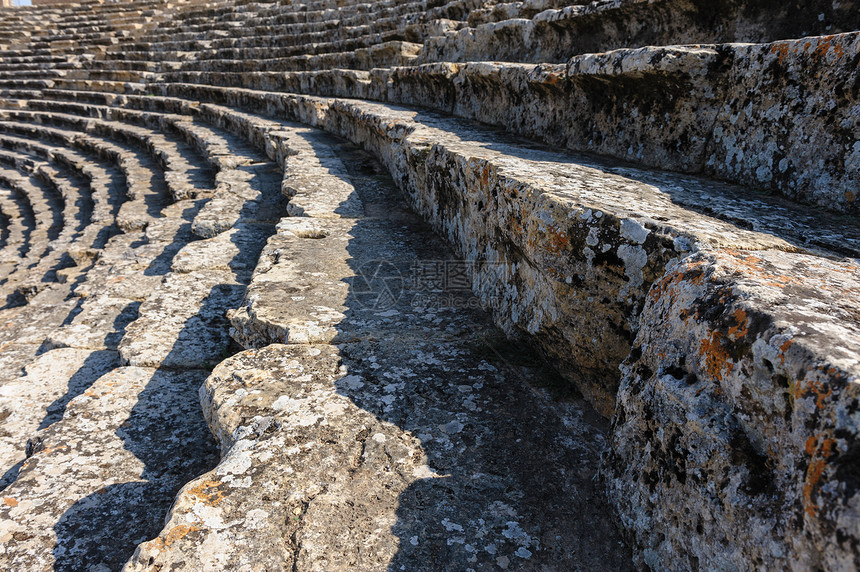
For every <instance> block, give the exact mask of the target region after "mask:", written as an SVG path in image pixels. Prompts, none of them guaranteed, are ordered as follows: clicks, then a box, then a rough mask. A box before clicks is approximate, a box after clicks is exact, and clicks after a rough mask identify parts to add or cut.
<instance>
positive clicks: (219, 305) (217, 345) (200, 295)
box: [119, 271, 244, 368]
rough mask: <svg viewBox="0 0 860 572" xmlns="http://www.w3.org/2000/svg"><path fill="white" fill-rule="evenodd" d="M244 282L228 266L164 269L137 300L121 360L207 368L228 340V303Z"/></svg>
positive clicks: (232, 304)
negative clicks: (183, 271)
mask: <svg viewBox="0 0 860 572" xmlns="http://www.w3.org/2000/svg"><path fill="white" fill-rule="evenodd" d="M243 293H244V287H243V286H242V285H240V284H238V283H237V282H236V281H235V278H234V277H233V273H232V272H230V271H209V272H205V273H204V272H190V273H188V274H169V275H168V276H167V277H166V278H165V279H164V282H163V283H162V284H161V286H160V287H159V288H158V289H157V290H156V291H155V292H153V293H152V294H150V295H149V296H148V297H147V299H146V300H145V301H144V302H143V303H142V304H141V305H140V308H139V310H138V313H139V317H138V319H137V320H135V321H134V322H132V323H131V324H130V325H129V326H128V327H126V329H125V335H124V336H123V338H122V341H121V342H120V344H119V352H120V355H121V356H122V359H123V363H125V364H128V365H135V366H149V367H167V368H176V367H182V368H189V367H199V368H205V367H211V366H213V365H214V364H217V363H218V362H219V361H221V359H222V358H223V357H224V352H225V351H226V350H227V346H228V345H229V336H228V334H227V318H226V317H225V313H226V312H227V310H228V309H229V308H234V307H236V306H238V305H239V304H240V302H241V300H242V295H243Z"/></svg>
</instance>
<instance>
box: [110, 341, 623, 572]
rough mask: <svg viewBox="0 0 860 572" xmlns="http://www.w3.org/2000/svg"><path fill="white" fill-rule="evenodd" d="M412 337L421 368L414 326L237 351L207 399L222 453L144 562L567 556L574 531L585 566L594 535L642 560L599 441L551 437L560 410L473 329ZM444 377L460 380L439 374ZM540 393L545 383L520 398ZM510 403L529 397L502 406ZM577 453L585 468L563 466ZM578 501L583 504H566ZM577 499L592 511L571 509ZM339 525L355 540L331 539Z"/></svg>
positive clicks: (152, 565) (577, 423) (352, 563)
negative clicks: (609, 490) (475, 350)
mask: <svg viewBox="0 0 860 572" xmlns="http://www.w3.org/2000/svg"><path fill="white" fill-rule="evenodd" d="M408 347H409V349H408V350H406V351H407V352H413V353H415V354H417V355H419V356H420V358H419V360H418V361H417V362H413V364H414V365H413V366H411V367H407V368H406V369H405V370H404V369H403V368H401V367H400V366H401V365H402V364H403V360H402V356H403V352H404V350H405V348H404V347H403V346H400V345H399V343H398V342H397V341H396V340H391V341H389V342H388V343H386V342H378V343H375V344H372V345H370V346H369V347H360V348H359V347H357V346H350V345H347V346H344V347H338V346H331V345H323V346H317V345H293V346H283V345H277V344H276V345H270V346H268V347H266V348H264V349H261V350H249V351H247V352H243V353H241V354H239V355H237V356H235V357H233V358H230V360H227V361H226V362H224V363H222V364H221V365H219V366H218V368H216V369H215V371H214V372H213V374H212V376H210V377H209V379H208V380H207V382H206V386H205V390H204V393H203V401H204V404H205V411H206V415H207V421H208V422H209V423H210V426H211V427H212V430H213V433H214V434H215V435H217V436H218V438H219V442H220V443H221V446H222V455H223V456H222V462H221V464H220V465H219V466H218V467H217V468H216V469H215V470H214V471H213V472H211V473H208V474H206V475H203V476H202V477H201V478H200V479H198V480H195V481H192V482H191V483H189V484H188V485H186V486H185V488H184V489H183V491H182V492H181V493H180V495H179V497H178V498H177V501H176V503H175V504H174V507H173V509H172V511H171V514H170V516H169V520H168V522H167V525H166V527H165V529H164V530H163V532H162V533H161V535H160V536H159V537H158V538H156V539H155V540H154V541H151V542H148V543H145V544H143V545H142V546H141V547H140V549H139V550H138V551H137V552H136V553H135V556H134V557H133V559H132V560H131V562H130V563H129V564H128V565H127V566H126V570H153V569H156V568H157V567H158V566H159V565H161V566H170V565H171V564H174V563H178V562H179V561H180V560H185V561H186V564H188V563H191V566H192V567H199V568H203V567H205V566H207V565H214V563H219V564H220V565H221V566H227V567H243V566H245V567H250V566H252V565H253V563H252V562H251V561H250V560H249V558H250V557H251V555H255V557H256V558H255V562H257V561H259V562H262V564H261V566H263V568H267V569H270V570H289V569H292V566H298V567H299V568H300V569H304V568H317V567H324V568H340V567H350V568H352V569H357V570H378V569H379V567H380V566H382V565H388V563H392V564H393V565H395V566H398V565H399V564H400V563H404V564H405V565H407V566H409V563H410V562H411V563H413V565H414V563H416V562H424V563H426V565H427V566H430V567H433V566H435V565H440V564H441V565H445V566H455V565H457V566H463V567H468V566H473V565H476V564H475V563H484V565H497V566H498V565H500V564H504V563H511V564H512V565H515V566H518V567H522V566H525V567H540V564H541V563H542V562H543V561H544V559H547V560H546V561H548V562H556V563H558V562H559V561H565V560H564V559H565V555H564V553H563V552H562V551H560V550H557V549H556V548H554V547H555V546H562V545H564V546H573V547H579V549H577V548H574V549H573V550H571V551H570V552H569V553H568V556H567V558H571V555H572V554H576V556H575V557H573V558H576V559H578V561H579V562H580V564H581V563H582V562H583V559H587V558H588V556H587V554H584V553H585V552H586V551H585V550H584V549H585V547H586V546H588V545H590V544H591V543H595V544H597V545H601V546H604V547H605V548H603V549H602V550H600V549H595V551H594V552H593V553H592V554H594V553H597V552H600V553H601V558H610V559H611V561H612V565H613V567H614V568H617V569H625V568H626V567H627V566H628V565H627V564H626V563H625V556H626V555H625V551H624V549H623V548H622V546H621V545H620V544H619V543H618V541H617V539H616V538H617V537H616V536H615V532H614V531H613V530H612V528H611V525H609V523H608V522H605V521H603V517H602V516H601V515H600V514H599V513H598V512H597V511H596V510H595V507H594V505H593V504H591V503H590V501H591V500H592V499H593V497H592V494H593V493H589V492H588V491H589V490H593V489H592V486H593V485H589V484H588V483H590V482H591V481H590V479H591V474H592V470H590V469H588V468H586V467H587V461H586V459H588V458H594V455H595V450H594V449H591V448H589V447H587V446H586V447H580V446H577V445H575V444H574V441H573V440H565V439H556V440H549V441H548V440H546V439H545V438H543V437H540V435H543V431H549V430H550V429H549V427H554V428H559V429H560V427H561V426H562V423H561V420H560V418H559V416H558V414H557V412H555V411H552V408H551V407H549V406H547V405H546V404H545V403H544V402H542V400H541V399H540V398H537V399H536V398H535V396H533V395H532V394H531V392H530V390H529V389H527V388H524V387H523V386H521V385H519V384H518V383H517V382H516V381H514V380H508V379H505V378H506V376H505V374H503V373H502V372H500V371H499V370H498V369H497V367H496V365H493V364H491V363H489V362H488V361H485V360H483V359H480V358H477V359H476V357H475V356H474V354H471V353H470V352H469V351H468V350H463V348H462V345H461V344H458V343H456V342H455V343H449V344H439V345H433V344H430V343H427V344H423V343H418V344H417V345H411V343H410V345H409V346H408ZM359 354H361V355H363V359H362V358H358V355H359ZM434 363H435V364H436V365H432V364H434ZM412 367H415V368H416V369H412ZM395 371H396V372H398V373H394V372H395ZM240 372H241V373H240ZM442 372H444V373H442ZM387 373H391V374H393V375H391V376H389V375H386V374H387ZM440 375H444V377H445V378H446V379H447V380H448V382H447V383H445V384H443V385H440V384H438V382H437V381H436V380H437V378H438V376H440ZM396 380H400V381H396ZM422 388H426V389H422ZM359 389H361V391H360V392H359ZM428 391H429V394H428V393H426V392H428ZM522 392H525V394H528V395H529V397H528V398H525V399H523V398H522V397H521V398H517V397H515V395H517V394H521V395H522ZM431 394H432V398H431V397H430V395H431ZM228 403H229V405H228ZM506 403H507V404H513V403H517V404H518V405H517V406H516V407H515V408H514V409H511V410H509V411H506V412H505V413H502V411H500V410H499V409H500V408H505V407H506V406H505V404H506ZM520 404H522V405H525V404H528V405H527V407H526V408H520ZM568 415H569V417H567V419H568V421H569V422H570V423H571V426H570V427H569V428H568V429H566V430H563V431H564V434H570V435H571V436H572V437H573V436H574V435H575V436H576V437H573V438H574V439H577V440H578V439H582V440H583V441H586V442H588V441H592V440H594V439H598V440H599V439H601V438H602V437H601V434H602V431H601V430H600V429H599V427H598V426H595V425H592V424H591V423H589V421H587V415H584V412H583V411H581V410H578V409H577V406H576V405H575V404H571V405H570V409H569V411H568ZM395 419H397V420H402V421H400V422H399V423H396V422H393V421H392V420H395ZM536 419H540V420H541V421H540V422H535V420H536ZM525 420H528V421H527V422H526V423H523V421H525ZM543 424H546V425H543ZM548 426H549V427H548ZM464 427H468V428H469V431H468V433H466V432H463V428H464ZM538 427H540V428H538ZM553 432H554V431H553ZM467 434H468V435H474V437H475V439H476V441H471V438H467ZM585 435H588V437H585ZM471 443H476V444H477V443H480V444H481V447H480V448H478V447H477V446H476V445H472V444H471ZM562 443H568V444H567V445H563V444H562ZM486 447H489V449H487V448H486ZM538 450H539V451H540V452H541V453H543V454H537V451H538ZM501 458H504V459H505V461H504V462H499V459H501ZM538 458H540V459H541V464H542V465H543V466H542V468H541V471H542V472H544V471H547V470H551V471H553V472H554V473H555V474H556V475H557V477H558V478H557V479H554V480H553V481H552V482H553V483H554V485H552V487H550V489H541V490H538V489H536V488H534V487H530V486H529V485H528V484H527V483H528V480H529V478H530V477H529V473H530V472H531V471H532V470H533V469H534V467H533V465H532V463H533V462H534V461H536V460H537V459H538ZM574 458H575V459H578V463H577V464H579V463H582V464H581V465H579V466H581V467H582V468H581V470H580V471H570V470H569V469H568V470H567V471H565V472H563V473H562V472H561V471H560V470H558V469H550V468H549V467H547V466H546V465H550V464H554V463H564V462H565V460H568V459H570V460H572V459H574ZM488 473H489V474H488ZM490 475H492V476H490ZM574 490H575V491H576V492H575V493H574V492H573V491H574ZM563 491H570V492H569V493H565V492H563ZM264 498H265V499H268V500H266V501H264V500H263V499H264ZM437 498H438V502H436V501H434V500H431V499H437ZM442 498H444V499H445V500H442ZM562 498H567V499H570V498H575V499H576V500H574V501H573V503H574V504H575V505H576V508H574V507H571V506H569V505H568V506H567V507H565V508H562V507H561V506H559V501H560V500H561V499H562ZM422 499H423V500H422ZM561 504H564V502H562V503H561ZM419 505H420V506H422V507H423V508H422V510H421V511H420V512H413V511H414V510H415V509H417V508H418V506H419ZM577 509H578V511H577ZM568 510H574V511H577V514H578V515H579V518H577V519H574V520H573V521H568V520H567V519H566V518H565V516H564V513H565V511H568ZM571 522H576V523H578V524H576V525H574V526H571ZM392 527H393V529H392ZM333 530H338V531H342V532H341V533H340V534H339V535H338V536H339V540H335V541H332V540H330V539H329V536H330V534H331V531H333ZM167 539H170V541H169V542H168V541H167ZM452 540H453V541H452ZM332 542H335V545H334V546H333V547H332V545H331V543H332ZM556 543H557V544H556ZM592 548H595V546H594V545H592ZM257 559H259V560H257ZM606 562H607V561H605V560H604V561H603V564H606ZM434 563H435V564H434ZM571 565H573V561H571ZM419 566H420V565H419ZM398 567H399V566H398Z"/></svg>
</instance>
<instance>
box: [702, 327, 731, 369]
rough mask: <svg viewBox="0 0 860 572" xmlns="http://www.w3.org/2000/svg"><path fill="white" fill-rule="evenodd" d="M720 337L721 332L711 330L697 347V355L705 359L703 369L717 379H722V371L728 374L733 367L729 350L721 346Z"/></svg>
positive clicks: (721, 336)
mask: <svg viewBox="0 0 860 572" xmlns="http://www.w3.org/2000/svg"><path fill="white" fill-rule="evenodd" d="M722 338H723V334H722V333H721V332H713V333H711V336H710V337H709V338H706V339H705V340H704V341H703V342H702V345H701V347H700V349H699V355H700V356H702V357H703V358H704V359H705V371H706V372H707V373H708V375H710V376H711V377H713V378H714V379H715V380H717V381H722V380H723V375H724V374H723V372H725V373H726V374H729V373H731V372H732V370H733V369H734V367H735V366H734V364H733V363H732V361H731V358H730V357H729V352H727V351H726V348H724V347H723V344H722V342H721V340H722Z"/></svg>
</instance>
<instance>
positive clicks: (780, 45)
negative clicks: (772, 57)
mask: <svg viewBox="0 0 860 572" xmlns="http://www.w3.org/2000/svg"><path fill="white" fill-rule="evenodd" d="M770 53H772V54H777V56H776V58H777V59H778V60H779V63H784V62H785V58H787V57H788V42H777V43H775V44H773V45H772V46H771V47H770Z"/></svg>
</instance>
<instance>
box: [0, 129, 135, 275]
mask: <svg viewBox="0 0 860 572" xmlns="http://www.w3.org/2000/svg"><path fill="white" fill-rule="evenodd" d="M28 127H29V126H24V127H21V126H19V129H18V132H24V133H26V134H31V135H32V134H36V135H38V134H39V133H38V131H35V130H33V129H29V128H28ZM10 130H14V126H10V125H8V124H3V125H0V131H2V132H3V133H2V134H0V145H2V146H3V147H4V148H6V149H14V150H23V151H26V152H28V153H29V154H31V155H35V156H38V157H40V158H42V159H44V160H47V161H48V162H50V163H51V164H52V165H56V166H57V167H58V168H59V169H61V170H66V171H71V172H72V173H73V174H74V175H75V176H76V177H77V179H78V180H79V181H82V183H83V184H79V185H77V186H72V185H62V186H61V187H60V189H61V191H62V192H63V199H64V208H63V217H64V220H65V222H64V228H73V229H75V231H76V233H77V234H76V237H75V239H76V241H77V243H78V246H77V247H76V249H75V250H73V251H72V252H70V254H69V255H70V256H71V258H72V259H73V260H74V261H76V262H77V261H79V260H81V259H82V258H84V257H83V256H81V255H80V253H79V252H77V249H79V248H84V249H88V248H95V249H97V248H100V246H101V245H103V243H104V241H106V240H107V238H108V236H105V234H106V233H109V230H108V229H109V227H110V226H111V225H112V224H113V223H114V221H116V222H117V224H118V226H119V228H120V229H121V230H129V229H130V228H134V227H136V226H139V225H135V224H129V223H128V219H129V218H130V217H128V216H127V215H126V216H125V217H123V216H120V213H122V212H123V211H124V210H125V209H126V206H127V205H126V204H125V202H126V200H129V201H130V200H131V198H132V197H134V196H135V194H136V193H135V191H134V190H133V189H134V187H135V184H136V183H137V184H139V182H138V181H135V180H134V179H133V178H132V177H130V176H128V175H127V174H123V175H121V174H120V173H121V172H124V173H128V172H129V169H127V168H126V169H122V171H120V169H117V168H116V167H115V166H114V165H111V164H110V163H107V162H104V161H103V160H102V159H100V157H101V156H102V154H101V153H100V154H95V155H91V154H85V153H82V152H78V151H75V150H74V149H70V148H66V147H62V146H57V145H51V144H46V143H45V142H42V141H34V140H33V139H31V138H24V137H20V136H10V135H7V134H6V132H7V131H10ZM120 168H122V167H120ZM121 188H122V189H126V192H125V193H123V192H122V191H121V190H120V189H121Z"/></svg>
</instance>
